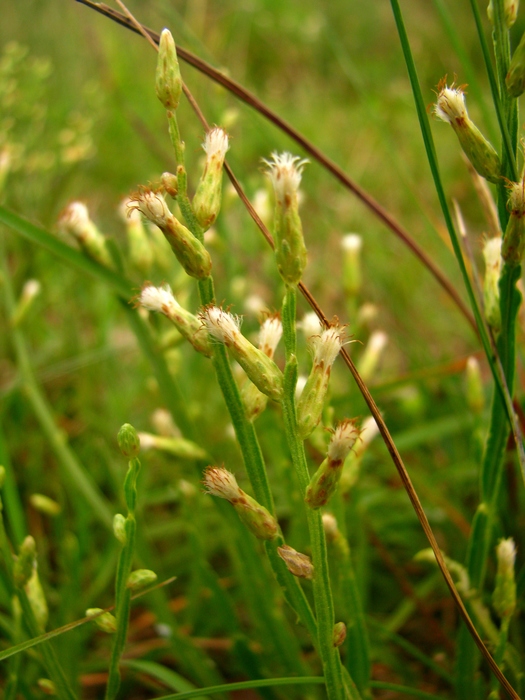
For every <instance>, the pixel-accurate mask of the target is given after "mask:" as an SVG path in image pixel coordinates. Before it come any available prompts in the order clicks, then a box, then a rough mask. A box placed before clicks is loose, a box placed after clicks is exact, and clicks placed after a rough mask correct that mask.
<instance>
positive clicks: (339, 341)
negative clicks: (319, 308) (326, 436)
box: [297, 325, 345, 440]
mask: <svg viewBox="0 0 525 700" xmlns="http://www.w3.org/2000/svg"><path fill="white" fill-rule="evenodd" d="M344 338H345V328H344V326H339V325H332V326H330V327H329V328H327V329H326V330H324V331H322V332H321V333H320V334H319V335H314V336H312V337H311V338H310V339H309V344H310V347H311V348H312V349H313V353H314V361H313V366H312V370H311V372H310V376H309V377H308V380H307V382H306V385H305V387H304V389H303V391H302V393H301V396H300V397H299V400H298V401H297V430H298V433H299V436H300V437H301V439H303V440H306V438H307V437H309V436H310V435H311V434H312V432H313V431H314V429H315V428H316V426H317V425H318V423H319V421H320V420H321V414H322V411H323V405H324V400H325V397H326V392H327V391H328V382H329V380H330V373H331V371H332V365H333V364H334V362H335V358H336V357H337V355H338V354H339V351H340V350H341V348H342V347H343V344H344Z"/></svg>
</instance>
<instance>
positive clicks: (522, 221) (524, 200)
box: [501, 179, 525, 266]
mask: <svg viewBox="0 0 525 700" xmlns="http://www.w3.org/2000/svg"><path fill="white" fill-rule="evenodd" d="M507 207H508V209H510V217H509V220H508V223H507V228H506V229H505V235H504V236H503V244H502V246H501V257H502V258H503V260H504V261H505V262H506V263H507V265H511V266H515V265H519V264H520V263H521V260H522V258H523V250H524V248H525V218H524V217H525V179H522V180H521V182H513V183H511V184H510V194H509V198H508V200H507Z"/></svg>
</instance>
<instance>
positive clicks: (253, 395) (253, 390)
mask: <svg viewBox="0 0 525 700" xmlns="http://www.w3.org/2000/svg"><path fill="white" fill-rule="evenodd" d="M282 334H283V326H282V323H281V319H280V318H279V316H278V315H276V316H269V317H268V318H267V319H266V320H265V321H264V322H263V324H262V325H261V328H260V331H259V343H258V345H259V350H261V351H262V352H263V353H264V354H265V355H267V357H269V358H270V359H273V355H274V352H275V349H276V347H277V345H278V343H279V340H280V339H281V337H282ZM241 395H242V401H243V403H244V408H245V410H246V416H247V418H248V420H251V421H254V420H255V419H256V418H257V417H258V416H260V415H261V413H262V412H263V411H264V409H265V408H266V405H267V404H268V396H267V395H266V394H263V393H262V392H261V391H259V389H258V388H257V387H256V386H255V384H253V383H252V382H246V383H245V384H244V386H243V387H242V392H241Z"/></svg>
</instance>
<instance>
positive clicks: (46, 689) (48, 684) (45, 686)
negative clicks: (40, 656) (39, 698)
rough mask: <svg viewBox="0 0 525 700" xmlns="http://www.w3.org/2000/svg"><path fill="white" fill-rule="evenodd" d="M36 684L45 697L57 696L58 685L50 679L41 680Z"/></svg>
mask: <svg viewBox="0 0 525 700" xmlns="http://www.w3.org/2000/svg"><path fill="white" fill-rule="evenodd" d="M36 684H37V685H38V687H39V688H40V690H41V691H42V692H43V693H44V695H57V688H56V685H55V684H54V683H53V681H52V680H50V679H49V678H39V679H38V680H37V682H36Z"/></svg>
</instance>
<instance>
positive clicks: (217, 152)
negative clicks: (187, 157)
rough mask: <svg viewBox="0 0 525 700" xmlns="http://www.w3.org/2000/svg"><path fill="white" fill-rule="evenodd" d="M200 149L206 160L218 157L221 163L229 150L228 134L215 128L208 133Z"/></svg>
mask: <svg viewBox="0 0 525 700" xmlns="http://www.w3.org/2000/svg"><path fill="white" fill-rule="evenodd" d="M202 147H203V149H204V151H205V152H206V156H207V157H208V158H214V157H218V158H219V159H220V160H221V162H222V161H223V160H224V158H225V156H226V152H227V151H228V149H229V148H230V144H229V140H228V134H227V133H226V132H225V131H224V130H223V129H221V128H220V127H218V126H216V127H214V128H213V129H210V131H208V133H207V134H206V138H205V140H204V143H203V144H202Z"/></svg>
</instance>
